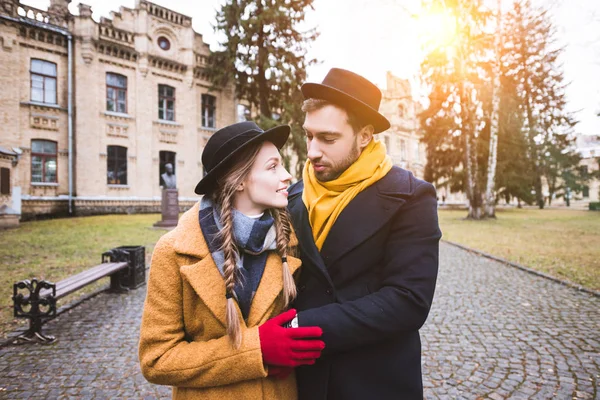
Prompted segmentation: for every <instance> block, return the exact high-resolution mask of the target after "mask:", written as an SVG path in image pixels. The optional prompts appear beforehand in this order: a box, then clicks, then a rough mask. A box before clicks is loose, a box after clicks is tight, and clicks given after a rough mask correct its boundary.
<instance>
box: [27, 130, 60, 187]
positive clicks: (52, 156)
mask: <svg viewBox="0 0 600 400" xmlns="http://www.w3.org/2000/svg"><path fill="white" fill-rule="evenodd" d="M56 149H57V145H56V142H53V141H51V140H35V139H34V140H32V141H31V182H32V183H57V174H56V172H57V167H58V165H57V157H56V154H57V151H56Z"/></svg>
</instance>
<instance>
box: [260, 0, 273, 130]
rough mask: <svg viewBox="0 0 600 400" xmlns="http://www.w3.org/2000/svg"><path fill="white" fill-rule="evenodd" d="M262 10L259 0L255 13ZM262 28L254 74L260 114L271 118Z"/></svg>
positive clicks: (266, 55) (265, 51)
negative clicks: (256, 68)
mask: <svg viewBox="0 0 600 400" xmlns="http://www.w3.org/2000/svg"><path fill="white" fill-rule="evenodd" d="M261 12H262V3H261V2H260V1H259V2H258V6H257V10H256V13H257V14H258V15H260V13H261ZM263 31H264V28H263V27H261V29H260V33H259V35H258V43H259V45H258V57H257V62H258V75H256V83H258V100H259V105H260V114H261V115H262V116H264V117H266V118H268V119H271V118H273V114H272V113H271V106H270V104H269V91H270V88H269V85H268V82H267V69H268V67H269V65H268V63H269V53H268V52H267V49H266V48H265V46H264V40H265V39H264V32H263Z"/></svg>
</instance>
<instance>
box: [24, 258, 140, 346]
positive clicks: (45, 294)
mask: <svg viewBox="0 0 600 400" xmlns="http://www.w3.org/2000/svg"><path fill="white" fill-rule="evenodd" d="M105 277H110V286H109V291H111V292H114V293H122V292H125V291H128V290H129V289H134V288H136V287H138V286H140V285H143V284H144V283H145V278H146V261H145V249H144V247H143V246H121V247H117V248H115V249H112V250H110V251H107V252H105V253H103V254H102V263H101V264H99V265H95V266H93V267H91V268H89V269H87V270H85V271H83V272H80V273H78V274H76V275H73V276H70V277H68V278H66V279H63V280H61V281H59V282H57V283H52V282H48V281H45V280H38V279H35V278H34V279H31V280H29V279H27V280H23V281H20V282H17V283H15V284H14V285H13V308H14V316H15V317H16V318H28V319H29V329H28V330H27V331H26V332H25V333H23V334H22V335H20V336H18V337H17V339H16V341H15V342H16V343H24V342H37V343H44V344H48V343H53V342H54V341H55V340H56V338H55V337H53V336H50V335H44V334H43V333H42V325H43V323H44V322H45V321H46V320H48V319H51V318H54V317H56V315H57V309H56V302H57V300H59V299H61V298H63V297H65V296H67V295H69V294H71V293H73V292H75V291H77V290H79V289H82V288H84V287H86V286H88V285H90V284H91V283H94V282H96V281H98V280H99V279H102V278H105Z"/></svg>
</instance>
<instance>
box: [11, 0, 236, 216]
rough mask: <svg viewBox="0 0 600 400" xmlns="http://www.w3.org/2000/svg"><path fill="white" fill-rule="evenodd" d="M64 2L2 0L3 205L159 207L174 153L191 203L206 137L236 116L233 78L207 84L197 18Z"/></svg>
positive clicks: (48, 209) (46, 209)
mask: <svg viewBox="0 0 600 400" xmlns="http://www.w3.org/2000/svg"><path fill="white" fill-rule="evenodd" d="M69 2H70V0H51V1H50V6H49V8H48V10H47V11H43V10H39V9H35V8H32V7H29V6H25V5H23V4H20V3H19V2H18V0H0V69H1V70H0V82H1V83H2V87H3V91H2V93H1V94H0V121H1V122H2V127H1V128H0V130H1V132H2V134H1V136H0V147H2V148H3V149H4V150H5V151H4V152H3V153H2V154H0V159H1V160H0V162H2V166H1V167H2V168H3V171H4V169H8V172H3V175H2V179H3V180H2V182H5V181H6V180H7V179H8V180H9V182H10V185H9V187H10V190H9V191H10V194H4V193H3V194H2V197H0V199H1V201H2V204H0V206H2V205H6V206H7V207H10V208H11V209H13V210H14V209H19V208H20V210H21V212H22V215H23V217H25V218H31V217H35V216H39V215H42V214H68V213H69V210H70V212H71V213H72V214H74V215H86V214H96V213H105V212H150V211H153V212H157V211H159V210H160V198H161V190H162V189H161V183H162V182H161V178H160V176H161V174H163V173H164V172H165V165H166V164H167V163H170V164H172V165H173V169H174V173H175V176H176V180H177V187H178V189H179V195H180V204H181V205H182V208H185V207H186V206H189V205H190V204H192V203H193V201H195V200H196V199H195V197H194V196H195V195H194V186H195V184H196V183H197V181H198V180H199V179H200V177H201V176H202V173H203V172H202V163H201V155H202V150H203V148H204V146H205V144H206V141H207V139H208V138H209V137H210V135H211V134H212V133H213V132H214V131H215V130H217V129H219V128H220V127H222V126H225V125H228V124H231V123H233V122H235V121H236V118H237V115H236V107H237V105H236V100H235V93H234V89H233V86H228V87H225V88H221V89H218V90H211V86H212V85H211V83H210V82H209V81H208V78H207V76H206V74H205V67H206V63H207V60H208V56H209V54H210V51H209V47H208V45H207V44H206V43H204V42H203V40H202V36H201V35H200V34H198V33H196V32H195V31H194V30H193V29H192V20H191V18H190V17H188V16H185V15H182V14H179V13H176V12H174V11H171V10H169V9H167V8H164V7H161V6H158V5H156V4H153V3H150V2H148V1H145V0H136V3H135V7H134V8H132V9H130V8H125V7H121V8H120V10H119V12H112V13H111V18H110V19H108V18H101V20H100V22H95V21H94V20H93V19H92V10H91V8H90V7H89V6H87V5H84V4H80V5H79V15H73V14H71V13H70V12H69V10H68V8H67V7H68V4H69ZM6 153H10V154H6ZM5 175H6V176H5ZM8 175H9V176H8ZM2 184H3V185H4V183H2ZM2 187H4V186H2ZM17 194H19V195H18V196H17ZM19 202H20V203H21V204H17V203H19Z"/></svg>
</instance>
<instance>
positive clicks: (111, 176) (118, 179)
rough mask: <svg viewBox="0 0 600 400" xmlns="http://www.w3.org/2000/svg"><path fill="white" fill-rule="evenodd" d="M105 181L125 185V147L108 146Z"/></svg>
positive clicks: (110, 183)
mask: <svg viewBox="0 0 600 400" xmlns="http://www.w3.org/2000/svg"><path fill="white" fill-rule="evenodd" d="M107 153H108V158H107V165H106V167H107V168H106V183H108V184H109V185H127V147H122V146H108V149H107Z"/></svg>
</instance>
